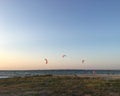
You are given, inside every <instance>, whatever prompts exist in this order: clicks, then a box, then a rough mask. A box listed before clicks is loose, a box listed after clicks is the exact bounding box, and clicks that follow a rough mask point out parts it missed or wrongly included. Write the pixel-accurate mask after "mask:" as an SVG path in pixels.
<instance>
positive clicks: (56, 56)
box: [0, 0, 120, 70]
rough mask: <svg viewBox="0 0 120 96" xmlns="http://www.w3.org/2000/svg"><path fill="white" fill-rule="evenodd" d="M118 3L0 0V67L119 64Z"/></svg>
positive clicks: (115, 0) (109, 66) (104, 0)
mask: <svg viewBox="0 0 120 96" xmlns="http://www.w3.org/2000/svg"><path fill="white" fill-rule="evenodd" d="M119 5H120V1H119V0H0V70H39V69H120V6H119ZM63 54H65V55H66V57H65V58H62V55H63ZM45 58H47V59H48V64H45V60H44V59H45ZM82 60H85V62H84V64H82V62H81V61H82Z"/></svg>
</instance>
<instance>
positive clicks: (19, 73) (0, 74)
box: [0, 70, 120, 78]
mask: <svg viewBox="0 0 120 96" xmlns="http://www.w3.org/2000/svg"><path fill="white" fill-rule="evenodd" d="M93 71H94V72H95V74H107V75H120V70H1V71H0V78H10V77H23V76H35V75H48V74H49V75H75V74H76V75H80V74H89V75H92V74H93Z"/></svg>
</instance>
